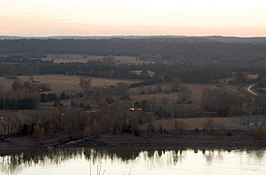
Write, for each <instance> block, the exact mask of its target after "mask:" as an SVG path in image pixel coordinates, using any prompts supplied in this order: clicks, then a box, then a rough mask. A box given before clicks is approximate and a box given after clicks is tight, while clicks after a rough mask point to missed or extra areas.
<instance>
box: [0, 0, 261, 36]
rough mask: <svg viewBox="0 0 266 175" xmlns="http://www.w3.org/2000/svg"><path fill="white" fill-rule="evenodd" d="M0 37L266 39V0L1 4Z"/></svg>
mask: <svg viewBox="0 0 266 175" xmlns="http://www.w3.org/2000/svg"><path fill="white" fill-rule="evenodd" d="M0 35H16V36H58V35H60V36H66V35H79V36H91V35H189V36H201V35H204V36H206V35H223V36H244V37H254V36H266V1H265V0H0Z"/></svg>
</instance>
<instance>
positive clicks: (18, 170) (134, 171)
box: [0, 148, 266, 175]
mask: <svg viewBox="0 0 266 175" xmlns="http://www.w3.org/2000/svg"><path fill="white" fill-rule="evenodd" d="M265 153H266V151H265V150H231V151H229V150H191V149H185V150H180V149H176V150H175V149H155V148H154V149H141V148H138V149H136V148H108V149H107V148H106V149H104V148H102V149H90V148H75V149H74V148H64V149H62V148H61V149H45V150H36V151H25V152H18V153H12V154H8V155H0V174H1V175H53V174H55V175H177V174H178V175H196V174H202V175H203V174H204V175H217V174H220V175H222V174H226V175H228V174H234V175H236V174H241V175H245V174H246V175H252V174H256V175H258V174H265V173H266V157H265Z"/></svg>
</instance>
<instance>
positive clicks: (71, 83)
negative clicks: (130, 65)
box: [0, 75, 137, 93]
mask: <svg viewBox="0 0 266 175" xmlns="http://www.w3.org/2000/svg"><path fill="white" fill-rule="evenodd" d="M33 78H34V81H39V82H40V83H48V84H50V87H51V89H52V90H53V91H54V92H56V93H59V92H61V91H62V90H63V91H66V92H71V91H74V92H78V91H80V90H81V89H80V86H79V80H80V76H67V75H35V76H34V77H33ZM86 78H87V79H91V85H92V86H104V85H107V86H108V85H115V84H116V83H118V82H125V83H128V84H130V83H133V82H136V81H137V80H119V79H104V78H94V77H86ZM18 80H21V81H27V80H29V76H19V77H18ZM12 82H13V80H10V79H6V78H5V77H0V86H2V87H3V90H8V89H11V85H12Z"/></svg>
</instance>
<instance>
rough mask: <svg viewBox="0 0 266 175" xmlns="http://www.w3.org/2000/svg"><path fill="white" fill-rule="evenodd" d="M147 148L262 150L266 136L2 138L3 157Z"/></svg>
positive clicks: (237, 133) (243, 133)
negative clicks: (63, 150)
mask: <svg viewBox="0 0 266 175" xmlns="http://www.w3.org/2000/svg"><path fill="white" fill-rule="evenodd" d="M128 147H132V148H146V149H154V148H160V149H162V148H163V149H168V148H169V149H170V148H171V149H194V150H198V149H225V150H241V149H247V150H258V149H266V137H262V138H260V139H257V138H254V136H252V135H250V133H249V132H248V131H234V132H232V135H230V136H227V135H225V134H224V133H221V132H219V133H214V134H208V133H206V132H203V131H200V132H196V133H195V132H193V131H191V132H182V133H178V134H175V135H173V134H160V135H145V136H138V137H136V136H132V135H100V136H95V137H92V138H82V139H78V140H64V141H62V140H59V139H57V138H54V139H50V140H44V141H41V142H39V141H38V140H37V139H34V138H19V137H14V138H6V139H0V154H1V155H2V154H3V155H8V154H9V153H12V152H22V151H26V150H36V149H46V148H106V149H109V148H128Z"/></svg>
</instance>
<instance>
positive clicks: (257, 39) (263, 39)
mask: <svg viewBox="0 0 266 175" xmlns="http://www.w3.org/2000/svg"><path fill="white" fill-rule="evenodd" d="M113 38H120V39H182V40H189V41H193V40H195V41H198V40H205V41H214V42H222V43H253V44H266V37H232V36H228V37H226V36H181V35H180V36H178V35H154V36H153V35H151V36H130V35H129V36H123V35H121V36H47V37H20V36H1V35H0V40H19V39H58V40H60V39H73V40H86V39H95V40H97V39H113Z"/></svg>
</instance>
